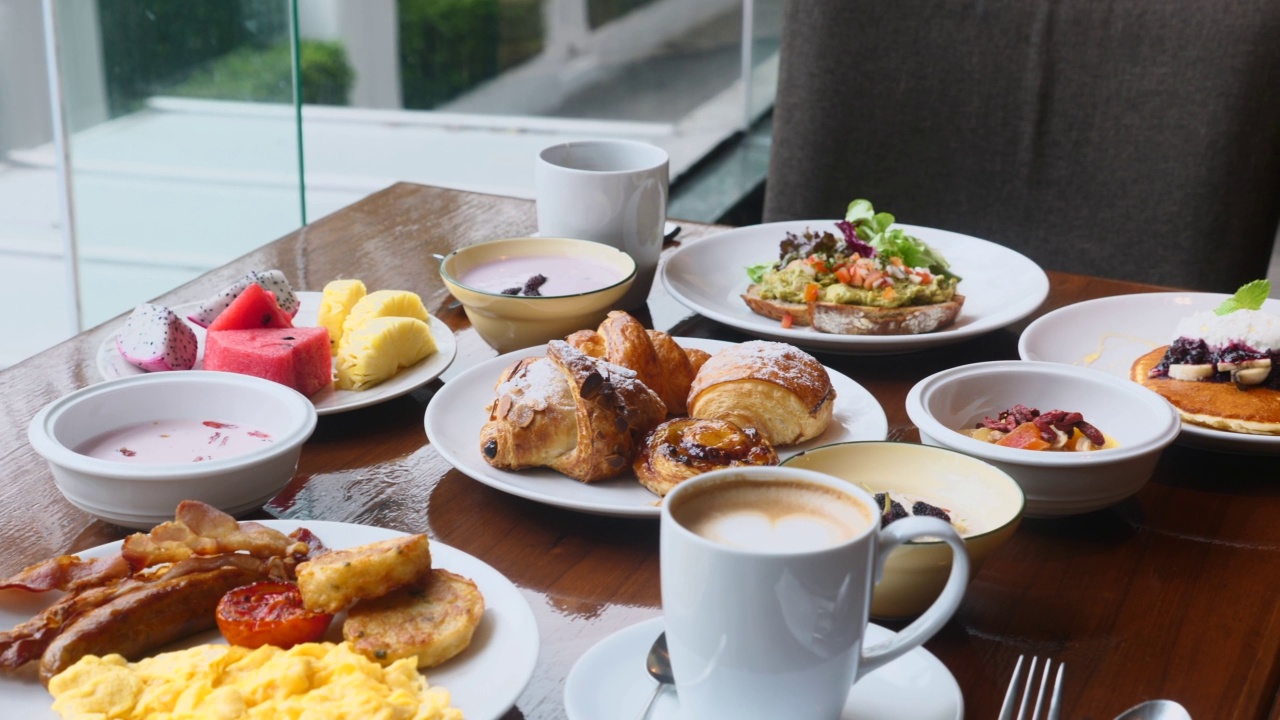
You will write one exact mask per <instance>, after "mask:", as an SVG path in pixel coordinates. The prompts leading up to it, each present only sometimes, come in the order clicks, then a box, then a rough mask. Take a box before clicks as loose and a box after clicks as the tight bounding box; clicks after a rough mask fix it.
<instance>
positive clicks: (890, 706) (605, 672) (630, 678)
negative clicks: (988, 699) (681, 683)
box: [564, 617, 964, 720]
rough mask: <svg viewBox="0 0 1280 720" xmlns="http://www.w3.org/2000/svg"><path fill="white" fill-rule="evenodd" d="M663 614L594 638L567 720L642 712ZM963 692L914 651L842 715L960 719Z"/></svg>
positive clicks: (569, 697) (875, 629) (573, 673)
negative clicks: (647, 662) (649, 659)
mask: <svg viewBox="0 0 1280 720" xmlns="http://www.w3.org/2000/svg"><path fill="white" fill-rule="evenodd" d="M662 629H663V625H662V618H661V617H656V618H653V619H651V620H645V621H644V622H641V623H637V624H635V625H632V626H631V627H628V628H624V629H622V630H619V631H618V632H616V633H614V634H612V635H610V636H609V637H607V638H605V639H604V640H601V641H600V642H598V643H596V644H595V645H594V646H593V647H592V648H591V649H590V650H588V651H587V652H585V653H583V655H582V657H581V658H579V659H578V662H576V663H574V666H573V669H572V670H570V671H569V677H568V679H567V680H566V681H565V685H564V708H565V712H566V713H567V714H568V716H569V720H614V718H629V717H632V716H634V715H638V714H639V713H640V711H641V710H643V709H644V704H645V703H646V702H648V701H649V696H650V695H652V694H653V689H654V687H655V683H654V680H653V678H651V677H649V673H648V672H646V671H645V669H644V658H645V654H646V653H648V652H649V646H650V645H652V644H653V640H654V638H656V637H658V633H660V632H662ZM893 635H894V633H893V631H891V630H886V629H885V628H882V627H880V626H879V625H875V624H868V625H867V634H866V638H865V643H866V644H867V645H874V644H876V643H879V642H884V641H886V640H888V639H889V638H892V637H893ZM679 708H680V699H679V697H678V695H677V693H676V692H674V690H673V689H672V688H666V689H665V690H663V692H662V695H660V696H659V697H658V699H657V701H656V702H654V704H653V711H652V712H651V713H650V715H649V717H650V718H651V720H674V718H676V717H677V715H678V713H679ZM963 717H964V696H963V695H961V693H960V686H959V685H958V684H957V683H956V679H955V677H954V676H952V675H951V671H950V670H947V666H946V665H943V664H942V661H940V660H938V658H936V657H934V656H933V654H932V653H930V652H929V651H928V650H925V649H924V648H916V649H915V650H912V651H911V652H908V653H907V654H906V655H903V656H902V657H900V658H898V659H897V660H894V661H893V662H891V663H889V664H888V665H885V666H884V667H882V668H879V669H877V670H874V671H872V672H870V673H868V674H867V675H866V677H864V678H862V679H861V680H859V681H858V682H857V683H856V684H855V685H854V686H853V689H852V690H850V691H849V699H848V700H847V701H845V706H844V712H843V713H841V714H840V718H841V720H961V719H962V718H963Z"/></svg>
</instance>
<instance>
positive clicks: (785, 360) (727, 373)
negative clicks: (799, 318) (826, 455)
mask: <svg viewBox="0 0 1280 720" xmlns="http://www.w3.org/2000/svg"><path fill="white" fill-rule="evenodd" d="M835 399H836V391H835V388H833V387H832V386H831V378H830V376H828V375H827V369H826V368H825V367H823V366H822V363H820V362H818V361H817V360H816V359H814V357H813V356H812V355H809V354H808V353H806V352H804V351H803V350H800V349H799V348H796V347H794V346H791V345H787V344H786V343H778V342H767V341H764V340H753V341H751V342H746V343H742V344H741V345H734V346H732V347H729V348H726V349H724V350H721V351H720V352H718V353H716V354H715V355H712V356H711V358H710V359H709V360H707V362H706V363H705V364H704V365H703V366H702V367H701V368H700V369H699V370H698V374H697V376H696V377H694V379H693V385H692V386H691V387H690V388H689V415H690V416H692V417H697V418H716V419H720V420H728V421H730V422H732V423H734V424H736V425H738V426H739V427H742V428H755V429H756V430H757V431H758V432H759V433H760V434H761V435H762V436H763V437H764V439H765V440H768V441H769V443H770V444H771V445H773V446H775V447H778V446H782V445H794V444H796V443H801V442H804V441H805V440H809V439H812V438H815V437H817V436H819V435H821V434H822V433H823V432H824V431H826V429H827V426H828V425H830V424H831V414H832V407H833V406H834V404H835Z"/></svg>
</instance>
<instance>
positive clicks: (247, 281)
mask: <svg viewBox="0 0 1280 720" xmlns="http://www.w3.org/2000/svg"><path fill="white" fill-rule="evenodd" d="M250 285H260V286H262V289H263V290H270V291H271V292H272V293H274V294H275V296H276V304H277V305H279V306H280V309H281V310H283V311H285V312H286V313H288V314H289V317H293V316H294V315H297V314H298V296H297V295H295V294H294V293H293V288H292V287H290V286H289V280H288V278H286V277H285V276H284V273H283V272H280V271H279V270H267V271H265V272H257V271H254V270H250V271H249V274H248V275H245V276H244V277H242V278H240V279H239V280H237V281H235V282H233V283H231V284H230V285H228V286H227V287H225V288H223V289H222V291H221V292H219V293H218V294H217V295H214V296H213V297H211V298H209V299H208V300H205V301H204V302H202V303H200V305H199V307H197V308H196V309H195V311H193V312H192V313H191V314H190V315H188V316H187V319H188V320H190V321H191V322H193V323H195V324H197V325H199V326H200V327H203V328H207V327H209V325H210V324H212V323H213V321H214V320H216V319H217V318H218V315H219V314H220V313H221V312H222V311H223V310H226V309H227V308H228V307H229V306H230V305H231V303H232V302H234V301H235V299H236V298H237V297H239V296H240V293H242V292H244V289H245V288H247V287H249V286H250Z"/></svg>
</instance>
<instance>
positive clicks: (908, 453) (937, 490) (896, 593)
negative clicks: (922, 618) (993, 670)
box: [782, 442, 1024, 619]
mask: <svg viewBox="0 0 1280 720" xmlns="http://www.w3.org/2000/svg"><path fill="white" fill-rule="evenodd" d="M782 464H783V465H785V466H787V467H797V468H804V469H806V470H815V471H817V472H820V473H825V474H827V475H834V476H836V477H838V478H842V479H844V480H847V481H849V482H851V483H853V484H855V485H857V486H858V487H860V488H862V489H863V490H866V491H867V492H869V493H871V494H872V495H875V494H876V493H880V492H888V493H889V495H890V497H893V496H894V495H896V494H903V495H906V496H908V497H910V498H911V499H915V500H924V501H925V502H929V503H931V504H933V505H937V506H938V507H941V508H944V509H946V510H948V511H950V514H951V519H952V523H953V524H956V525H957V528H956V529H957V530H959V531H960V535H961V536H962V537H963V538H964V542H965V548H966V549H968V551H969V561H970V572H971V573H972V574H973V575H976V574H977V573H978V570H980V569H981V568H982V563H983V562H984V561H985V560H986V559H987V557H988V556H989V555H991V552H992V551H993V550H995V549H996V548H997V547H999V546H1000V545H1001V544H1002V543H1003V542H1004V541H1005V540H1008V539H1009V537H1010V536H1011V535H1013V531H1014V530H1016V529H1017V527H1018V524H1019V523H1020V522H1021V521H1022V508H1023V502H1024V500H1023V495H1022V489H1021V488H1020V487H1018V483H1016V482H1014V481H1013V478H1011V477H1009V476H1008V474H1006V473H1005V472H1004V471H1002V470H1000V469H998V468H996V467H994V466H992V465H990V464H989V463H986V462H983V461H981V460H978V459H976V458H972V457H969V456H967V455H962V454H961V453H958V452H954V451H951V450H947V449H945V448H938V447H930V446H927V445H915V444H911V443H896V442H850V443H840V444H837V445H824V446H822V447H818V448H814V449H812V450H808V451H805V452H803V453H800V454H799V455H796V456H795V457H792V458H790V459H788V460H787V461H785V462H784V463H782ZM950 572H951V549H950V548H948V547H947V545H946V543H942V542H924V543H908V544H906V545H903V546H902V547H899V548H897V549H896V550H894V551H893V552H892V553H890V555H889V559H888V560H886V561H885V567H884V577H883V579H882V580H881V581H880V584H879V585H877V586H876V589H875V592H874V594H873V595H872V598H871V616H872V617H875V618H882V619H892V618H907V617H913V616H915V615H919V614H920V613H922V612H924V611H925V610H926V609H928V607H929V605H931V604H932V603H933V601H934V599H936V598H937V597H938V594H939V593H940V592H942V587H943V586H944V585H946V583H947V574H948V573H950Z"/></svg>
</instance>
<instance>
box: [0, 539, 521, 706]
mask: <svg viewBox="0 0 1280 720" xmlns="http://www.w3.org/2000/svg"><path fill="white" fill-rule="evenodd" d="M259 522H261V523H262V524H263V525H267V526H269V527H273V528H276V529H278V530H281V531H283V532H286V533H287V532H291V531H293V530H294V529H296V528H298V527H306V528H308V529H309V530H311V531H312V532H313V533H315V534H316V536H317V537H319V538H320V539H321V540H322V541H323V542H324V544H325V545H326V546H327V547H330V548H334V549H341V548H347V547H353V546H356V545H363V544H365V543H370V542H375V541H378V540H385V539H387V538H391V537H397V536H400V535H404V533H402V532H397V531H395V530H386V529H384V528H375V527H369V526H367V525H351V524H348V523H338V522H326V521H321V520H305V521H304V520H263V521H259ZM119 547H120V543H118V542H115V543H110V544H107V545H101V546H99V547H96V548H93V549H91V550H86V551H84V552H82V553H80V556H81V557H102V556H104V555H106V554H108V553H111V552H114V551H115V550H117V549H119ZM431 563H432V565H433V566H435V567H438V568H444V569H446V570H451V571H453V572H456V573H458V574H459V575H462V576H464V577H468V578H471V579H472V580H473V581H475V583H476V585H477V586H478V587H479V588H480V592H481V594H482V595H484V603H485V609H484V617H483V618H482V619H481V620H480V626H479V627H478V628H476V632H475V635H474V636H472V639H471V645H470V646H469V647H468V648H467V649H466V650H464V651H463V652H462V653H460V654H459V655H457V656H455V657H453V658H451V659H450V660H448V661H447V662H445V663H444V664H443V665H440V666H439V667H435V668H431V669H429V670H427V671H426V673H425V674H426V676H427V681H428V682H430V683H431V684H432V685H440V686H442V687H444V688H446V689H447V690H449V692H450V693H451V695H452V697H453V706H454V707H457V708H459V709H460V710H462V711H463V714H464V715H466V717H467V720H497V718H500V717H502V716H503V715H504V714H505V713H506V712H507V710H508V709H510V708H511V706H513V705H514V704H515V702H516V698H517V697H519V695H520V693H522V692H524V688H525V686H526V685H527V684H528V683H529V679H530V678H531V677H533V669H534V665H535V664H536V663H537V660H538V626H537V624H536V622H535V621H534V617H533V610H532V609H531V608H530V607H529V603H528V602H527V601H526V600H525V599H524V596H523V595H521V594H520V591H519V590H518V589H516V586H515V585H512V584H511V581H510V580H507V579H506V578H505V577H503V576H502V574H501V573H499V572H498V571H497V570H494V569H493V568H492V567H490V566H489V565H487V564H485V563H484V562H483V561H481V560H479V559H477V558H475V557H472V556H471V555H468V554H467V553H464V552H462V551H461V550H457V549H455V548H452V547H449V546H448V545H445V544H444V543H440V542H434V541H433V542H432V543H431ZM52 594H54V595H57V594H58V593H57V592H56V591H54V592H53V593H52ZM41 595H47V593H46V594H41ZM41 595H35V594H33V593H28V592H25V591H22V590H0V628H4V629H8V628H11V627H13V626H15V625H17V624H18V623H20V622H23V621H25V620H27V619H29V618H30V617H31V616H32V615H34V614H35V613H36V612H38V611H39V610H40V609H41V608H43V607H44V606H45V603H44V602H41V599H39V598H41ZM50 599H52V598H50ZM337 628H338V626H337V624H336V623H335V624H334V626H333V627H331V628H330V636H331V637H328V638H326V639H332V640H334V641H335V642H337V641H341V639H342V636H341V633H340V632H339V631H338V629H337ZM202 643H216V644H225V641H224V640H223V639H222V636H221V635H220V634H218V631H217V630H209V631H207V632H203V633H200V634H198V635H193V636H191V637H190V638H187V639H186V640H184V641H181V642H179V643H175V644H174V645H173V646H172V647H171V648H169V649H181V648H187V647H192V646H194V645H198V644H202ZM36 664H37V662H32V663H28V664H27V665H26V666H24V667H23V668H22V669H21V671H20V672H18V673H5V674H0V697H3V698H4V706H5V708H6V709H5V716H6V717H15V718H19V717H20V718H23V720H57V717H58V715H57V713H55V712H54V711H53V709H52V704H53V698H52V697H50V696H49V693H48V691H46V690H45V689H44V686H43V685H41V684H40V682H39V680H37V679H36V673H35V667H34V666H35V665H36Z"/></svg>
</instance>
